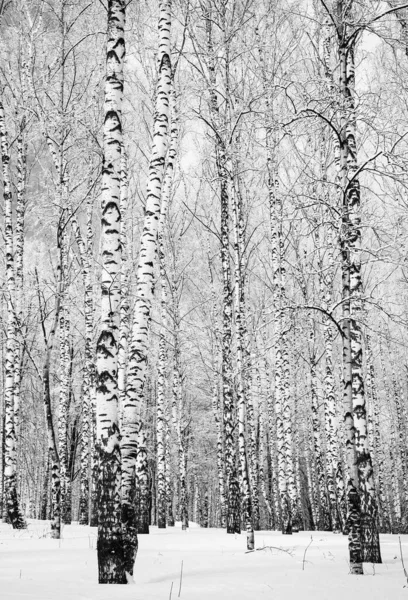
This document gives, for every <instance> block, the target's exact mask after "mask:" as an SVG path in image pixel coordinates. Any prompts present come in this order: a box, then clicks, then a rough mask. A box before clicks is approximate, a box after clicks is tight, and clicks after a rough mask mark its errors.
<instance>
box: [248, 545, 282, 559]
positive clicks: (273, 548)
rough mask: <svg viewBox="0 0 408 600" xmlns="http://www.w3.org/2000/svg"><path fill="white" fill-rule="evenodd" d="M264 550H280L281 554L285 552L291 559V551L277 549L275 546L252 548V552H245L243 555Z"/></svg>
mask: <svg viewBox="0 0 408 600" xmlns="http://www.w3.org/2000/svg"><path fill="white" fill-rule="evenodd" d="M266 548H270V549H271V550H280V551H281V552H286V554H289V556H291V557H292V558H293V554H292V552H293V551H291V550H285V548H278V547H277V546H262V548H254V549H253V550H247V551H246V552H245V554H250V553H251V552H257V551H258V550H266Z"/></svg>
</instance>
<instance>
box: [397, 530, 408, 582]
mask: <svg viewBox="0 0 408 600" xmlns="http://www.w3.org/2000/svg"><path fill="white" fill-rule="evenodd" d="M398 540H399V547H400V556H401V563H402V568H403V570H404V575H405V579H406V580H407V585H408V574H407V570H406V568H405V564H404V557H403V556H402V546H401V536H400V535H399V536H398ZM407 585H404V587H407Z"/></svg>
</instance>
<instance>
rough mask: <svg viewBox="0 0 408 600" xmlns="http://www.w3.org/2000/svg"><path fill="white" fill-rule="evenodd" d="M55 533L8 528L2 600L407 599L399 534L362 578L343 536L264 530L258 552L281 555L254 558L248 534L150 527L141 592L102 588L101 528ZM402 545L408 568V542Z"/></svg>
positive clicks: (2, 530)
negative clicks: (99, 580) (351, 571)
mask: <svg viewBox="0 0 408 600" xmlns="http://www.w3.org/2000/svg"><path fill="white" fill-rule="evenodd" d="M48 531H49V524H48V523H47V522H44V521H30V523H29V527H28V530H27V531H13V530H12V529H11V527H10V526H8V525H6V524H4V523H1V524H0V600H15V599H18V600H22V599H30V600H117V599H118V600H119V599H121V600H122V599H123V600H127V599H128V598H129V599H130V598H132V600H167V599H170V592H171V600H177V599H178V598H179V597H180V599H181V600H204V599H205V600H218V599H219V600H258V599H262V598H265V599H267V598H270V599H271V600H272V599H273V600H295V599H296V600H297V599H301V600H309V599H313V600H326V599H327V600H329V599H330V600H354V599H355V600H357V599H358V600H399V599H400V598H401V599H402V598H404V599H407V600H408V587H406V588H405V587H404V585H406V584H407V581H406V578H405V576H404V571H403V568H402V564H401V558H400V549H399V541H398V536H395V535H382V536H381V549H382V554H383V564H382V565H371V564H365V565H364V572H365V576H363V577H362V576H357V575H354V576H353V575H349V573H348V571H349V568H348V556H347V538H346V537H344V536H342V535H334V534H331V533H326V532H316V531H313V532H301V533H297V534H294V535H293V536H282V535H281V534H280V533H278V532H271V531H259V532H256V533H255V547H256V548H260V547H264V546H271V547H272V548H265V549H264V550H259V551H256V552H252V553H246V545H245V544H246V539H245V534H244V533H243V534H242V535H227V534H226V533H225V531H223V530H220V529H201V528H199V527H197V526H196V525H195V524H194V523H192V524H191V525H190V529H189V530H188V531H186V532H184V531H182V530H181V527H180V524H177V525H176V527H175V528H168V529H165V530H163V529H161V530H158V529H157V528H156V527H151V533H150V534H149V535H140V536H139V553H138V556H137V560H136V565H135V585H128V586H126V585H125V586H112V585H110V586H107V585H98V584H97V564H96V529H95V528H91V527H85V526H80V525H76V524H73V525H69V526H65V527H64V530H63V539H61V540H52V539H50V538H48V537H46V536H47V534H48ZM311 538H312V542H311ZM310 542H311V544H310V546H309V548H308V549H307V552H306V558H305V562H303V558H304V553H305V549H306V547H307V546H308V544H309V543H310ZM401 543H402V551H403V555H404V556H405V563H406V565H407V567H408V536H401ZM285 550H286V552H285ZM182 563H183V564H182ZM181 566H183V577H182V583H181V592H180V596H179V590H180V572H181ZM303 567H304V568H303ZM172 586H173V587H172Z"/></svg>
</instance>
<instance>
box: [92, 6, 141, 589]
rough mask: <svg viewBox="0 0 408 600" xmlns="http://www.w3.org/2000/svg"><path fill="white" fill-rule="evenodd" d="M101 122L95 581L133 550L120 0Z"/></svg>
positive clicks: (113, 11)
mask: <svg viewBox="0 0 408 600" xmlns="http://www.w3.org/2000/svg"><path fill="white" fill-rule="evenodd" d="M107 16H108V23H107V25H108V33H107V49H106V78H105V104H104V117H105V118H104V128H103V168H102V194H101V206H102V221H101V249H100V263H101V265H102V276H101V325H100V333H99V337H98V341H97V346H96V372H97V375H96V404H97V435H96V439H97V445H98V453H99V477H98V546H97V550H98V570H99V583H121V584H123V583H126V573H129V574H131V573H132V570H133V562H134V556H132V558H131V559H129V560H128V556H127V555H126V556H125V551H126V549H127V544H124V543H123V535H122V524H121V450H120V443H119V439H120V436H119V423H118V381H117V362H118V360H117V355H118V344H119V339H118V337H119V301H120V287H119V275H120V264H121V245H120V218H121V215H120V206H119V204H120V182H121V151H122V147H123V140H122V96H123V63H124V57H125V40H124V27H125V2H124V0H109V2H108V14H107Z"/></svg>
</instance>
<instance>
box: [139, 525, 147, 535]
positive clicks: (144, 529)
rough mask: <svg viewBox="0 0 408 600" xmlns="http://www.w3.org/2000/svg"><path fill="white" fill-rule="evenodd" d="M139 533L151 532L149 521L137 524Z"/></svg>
mask: <svg viewBox="0 0 408 600" xmlns="http://www.w3.org/2000/svg"><path fill="white" fill-rule="evenodd" d="M137 533H141V534H143V533H149V523H139V525H138V526H137Z"/></svg>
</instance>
